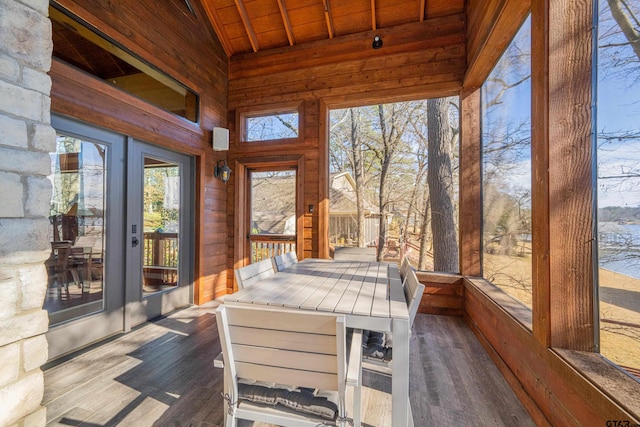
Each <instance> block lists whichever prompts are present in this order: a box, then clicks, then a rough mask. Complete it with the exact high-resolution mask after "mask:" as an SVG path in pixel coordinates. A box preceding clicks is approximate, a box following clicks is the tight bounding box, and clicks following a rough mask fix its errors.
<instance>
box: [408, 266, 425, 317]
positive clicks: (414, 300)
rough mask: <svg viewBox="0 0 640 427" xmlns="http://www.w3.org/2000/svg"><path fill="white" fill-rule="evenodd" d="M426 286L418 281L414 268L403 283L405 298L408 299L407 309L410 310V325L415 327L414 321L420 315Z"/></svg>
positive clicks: (409, 271) (410, 269)
mask: <svg viewBox="0 0 640 427" xmlns="http://www.w3.org/2000/svg"><path fill="white" fill-rule="evenodd" d="M424 288H425V286H424V285H423V284H422V283H420V282H419V281H418V276H416V272H415V271H414V270H413V268H409V270H408V271H407V273H406V276H405V278H404V282H403V290H404V296H405V298H406V299H407V308H408V310H409V325H413V321H414V320H415V318H416V314H418V307H419V306H420V300H421V299H422V295H423V294H424Z"/></svg>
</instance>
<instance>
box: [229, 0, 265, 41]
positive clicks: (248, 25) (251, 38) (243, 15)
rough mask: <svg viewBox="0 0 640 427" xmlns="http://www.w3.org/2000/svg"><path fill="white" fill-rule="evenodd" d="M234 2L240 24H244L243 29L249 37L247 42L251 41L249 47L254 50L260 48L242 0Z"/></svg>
mask: <svg viewBox="0 0 640 427" xmlns="http://www.w3.org/2000/svg"><path fill="white" fill-rule="evenodd" d="M234 1H235V3H236V8H238V13H240V19H242V24H243V25H244V29H245V31H246V32H247V36H248V37H249V42H250V43H251V48H253V51H254V52H257V51H258V50H260V46H258V38H257V37H256V32H255V31H254V30H253V26H252V25H251V20H250V19H249V14H248V13H247V9H245V7H244V3H243V2H242V0H234Z"/></svg>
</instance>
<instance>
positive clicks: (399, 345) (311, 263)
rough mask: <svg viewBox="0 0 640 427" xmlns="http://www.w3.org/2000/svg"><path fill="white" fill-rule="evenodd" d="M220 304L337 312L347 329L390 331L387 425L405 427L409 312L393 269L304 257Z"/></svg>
mask: <svg viewBox="0 0 640 427" xmlns="http://www.w3.org/2000/svg"><path fill="white" fill-rule="evenodd" d="M224 303H225V305H230V306H231V305H237V306H244V305H253V306H255V305H264V306H271V307H274V308H275V307H278V308H279V309H282V308H285V309H291V310H309V311H321V312H330V313H341V314H344V315H345V318H346V320H345V322H346V326H347V327H351V328H358V329H368V330H375V331H384V332H393V364H392V374H391V375H392V385H391V395H392V396H391V404H392V407H391V408H392V425H393V426H394V427H395V426H408V425H410V424H409V420H408V417H409V414H410V412H409V312H408V310H407V303H406V300H405V296H404V292H403V290H402V282H401V280H400V273H399V271H398V266H397V264H394V263H384V262H366V261H334V260H325V259H315V258H307V259H305V260H304V261H301V262H298V263H296V264H294V265H293V266H291V267H289V268H287V269H285V270H283V271H281V272H278V273H276V274H274V275H272V276H269V277H267V278H264V279H261V280H260V281H259V282H257V283H256V284H254V285H252V286H250V287H247V288H245V289H243V290H241V291H238V292H236V293H234V294H229V295H226V296H225V298H224Z"/></svg>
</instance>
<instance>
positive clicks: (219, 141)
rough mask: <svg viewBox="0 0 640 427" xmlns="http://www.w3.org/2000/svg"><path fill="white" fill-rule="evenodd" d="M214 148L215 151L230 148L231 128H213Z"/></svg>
mask: <svg viewBox="0 0 640 427" xmlns="http://www.w3.org/2000/svg"><path fill="white" fill-rule="evenodd" d="M213 149H214V150H215V151H227V150H228V149H229V129H225V128H213Z"/></svg>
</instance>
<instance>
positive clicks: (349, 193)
mask: <svg viewBox="0 0 640 427" xmlns="http://www.w3.org/2000/svg"><path fill="white" fill-rule="evenodd" d="M329 199H330V202H329V243H330V244H332V245H334V246H352V245H355V244H356V239H357V233H358V209H357V204H356V182H355V180H354V179H353V177H352V176H351V174H350V173H349V172H340V173H336V174H331V176H330V184H329ZM379 229H380V213H379V212H378V209H377V208H376V206H375V205H374V204H373V203H371V202H369V201H368V200H366V199H365V200H364V243H365V246H372V245H375V242H376V241H377V240H376V239H377V238H378V232H379Z"/></svg>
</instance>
